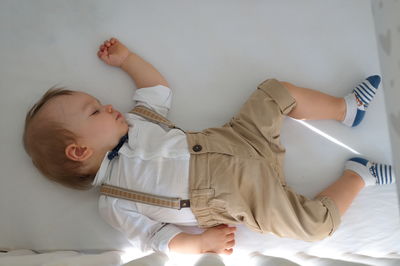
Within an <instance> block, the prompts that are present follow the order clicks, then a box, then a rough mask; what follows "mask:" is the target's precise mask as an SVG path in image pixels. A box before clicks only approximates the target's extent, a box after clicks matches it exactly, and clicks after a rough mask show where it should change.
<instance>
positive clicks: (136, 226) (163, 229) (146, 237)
mask: <svg viewBox="0 0 400 266" xmlns="http://www.w3.org/2000/svg"><path fill="white" fill-rule="evenodd" d="M102 201H103V202H102ZM106 201H107V202H106ZM99 206H100V207H99V210H100V214H101V216H102V217H103V218H104V219H105V220H106V221H107V222H108V223H109V224H110V225H111V226H112V227H114V228H115V229H117V230H118V231H120V232H122V233H123V234H124V235H125V236H126V237H127V238H128V240H129V241H130V242H131V243H132V244H134V245H135V246H138V247H139V248H140V249H141V250H142V251H143V252H146V251H149V250H154V251H160V252H163V253H166V254H168V253H169V252H170V250H169V247H168V244H169V242H170V241H171V239H172V238H174V237H175V236H176V235H177V234H179V233H181V232H182V230H180V229H179V228H177V227H176V226H174V225H172V224H167V223H161V222H157V221H153V220H151V219H150V218H148V217H147V216H145V215H143V214H140V213H139V212H137V211H135V210H133V209H132V207H129V208H128V207H126V206H124V204H122V202H121V200H119V199H115V198H109V197H105V196H101V197H100V205H99Z"/></svg>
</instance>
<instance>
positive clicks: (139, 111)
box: [130, 105, 179, 129]
mask: <svg viewBox="0 0 400 266" xmlns="http://www.w3.org/2000/svg"><path fill="white" fill-rule="evenodd" d="M130 113H132V114H136V115H139V116H142V117H144V118H146V119H147V120H149V121H151V122H153V123H159V124H163V125H166V126H167V127H169V128H178V127H176V126H175V124H174V123H172V122H171V121H169V120H168V119H167V118H165V117H164V116H162V115H160V114H158V113H156V112H154V111H153V110H151V109H149V108H147V107H144V106H141V105H138V106H136V107H135V108H133V110H132V111H130ZM178 129H179V128H178Z"/></svg>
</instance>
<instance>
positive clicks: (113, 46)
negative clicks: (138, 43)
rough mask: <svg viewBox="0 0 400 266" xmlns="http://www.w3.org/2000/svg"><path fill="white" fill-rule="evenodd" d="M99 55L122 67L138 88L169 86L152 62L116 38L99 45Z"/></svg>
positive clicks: (107, 62) (107, 61)
mask: <svg viewBox="0 0 400 266" xmlns="http://www.w3.org/2000/svg"><path fill="white" fill-rule="evenodd" d="M97 55H98V57H99V58H100V59H101V60H102V61H103V62H104V63H106V64H108V65H110V66H115V67H120V68H121V69H122V70H124V71H125V72H126V73H128V74H129V76H130V77H131V78H132V79H133V81H134V82H135V84H136V87H137V88H145V87H152V86H155V85H164V86H166V87H169V85H168V82H167V81H166V80H165V78H164V77H163V76H162V75H161V74H160V72H158V71H157V69H155V68H154V67H153V66H152V65H151V64H150V63H148V62H146V61H145V60H144V59H142V58H141V57H140V56H138V55H137V54H135V53H133V52H131V51H129V49H128V48H127V47H126V46H125V45H123V44H122V43H121V42H120V41H118V40H117V39H116V38H111V39H110V40H107V41H105V42H104V43H103V44H102V45H100V47H99V51H98V52H97Z"/></svg>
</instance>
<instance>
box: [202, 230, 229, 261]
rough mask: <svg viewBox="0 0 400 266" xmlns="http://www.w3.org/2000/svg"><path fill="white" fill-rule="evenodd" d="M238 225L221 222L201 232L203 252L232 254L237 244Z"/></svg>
mask: <svg viewBox="0 0 400 266" xmlns="http://www.w3.org/2000/svg"><path fill="white" fill-rule="evenodd" d="M235 231H236V227H228V226H227V225H225V224H221V225H218V226H215V227H211V228H208V229H207V230H206V231H204V232H203V233H202V234H201V240H202V241H201V242H202V244H201V246H202V251H203V252H212V253H222V254H226V255H230V254H232V252H233V246H234V245H235V233H234V232H235Z"/></svg>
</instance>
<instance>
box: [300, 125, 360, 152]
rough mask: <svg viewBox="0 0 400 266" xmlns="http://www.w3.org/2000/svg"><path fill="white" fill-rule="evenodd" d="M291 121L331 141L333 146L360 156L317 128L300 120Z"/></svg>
mask: <svg viewBox="0 0 400 266" xmlns="http://www.w3.org/2000/svg"><path fill="white" fill-rule="evenodd" d="M293 120H294V121H296V122H298V123H300V124H302V125H303V126H305V127H307V128H309V129H311V130H312V131H314V132H315V133H317V134H319V135H321V136H322V137H324V138H326V139H328V140H329V141H331V142H333V143H335V144H337V145H339V146H341V147H343V148H345V149H347V150H349V151H351V152H352V153H355V154H358V155H360V154H361V153H359V152H358V151H356V150H354V149H352V148H350V147H349V146H347V145H346V144H344V143H343V142H340V141H339V140H337V139H335V138H334V137H332V136H330V135H328V134H326V133H324V132H322V131H321V130H319V129H318V128H316V127H313V126H312V125H310V124H308V123H306V122H304V121H302V120H297V119H293Z"/></svg>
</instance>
